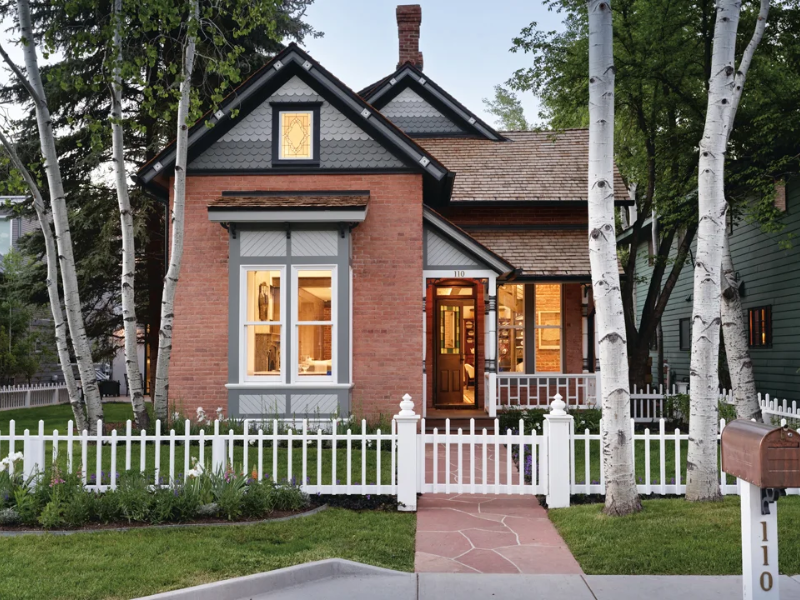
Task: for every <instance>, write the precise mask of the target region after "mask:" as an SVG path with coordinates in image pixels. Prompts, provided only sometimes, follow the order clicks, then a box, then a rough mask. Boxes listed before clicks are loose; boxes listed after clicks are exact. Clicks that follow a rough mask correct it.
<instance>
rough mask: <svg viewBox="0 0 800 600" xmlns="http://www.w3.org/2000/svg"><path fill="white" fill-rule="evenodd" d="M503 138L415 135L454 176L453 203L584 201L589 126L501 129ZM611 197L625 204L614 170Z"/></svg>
mask: <svg viewBox="0 0 800 600" xmlns="http://www.w3.org/2000/svg"><path fill="white" fill-rule="evenodd" d="M503 135H504V136H505V137H506V138H508V141H506V142H495V141H491V140H485V139H477V138H463V137H447V138H417V139H416V142H417V143H418V144H420V145H421V146H423V147H424V148H425V149H426V150H428V151H429V152H430V153H431V154H433V155H434V156H435V157H436V158H437V159H439V161H440V162H441V163H442V164H443V165H444V166H445V167H447V169H448V170H450V171H454V172H455V174H456V177H455V184H454V187H453V194H452V197H451V201H452V202H492V201H515V202H531V201H533V202H575V201H579V202H585V201H586V200H587V193H588V170H589V130H588V129H568V130H564V131H559V132H555V131H514V132H503ZM614 175H615V177H614V196H615V198H616V201H617V202H628V201H629V198H628V193H627V188H626V186H625V183H624V182H623V180H622V176H621V175H620V174H619V171H618V170H617V169H616V167H615V169H614Z"/></svg>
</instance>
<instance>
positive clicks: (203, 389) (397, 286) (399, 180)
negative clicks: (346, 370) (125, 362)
mask: <svg viewBox="0 0 800 600" xmlns="http://www.w3.org/2000/svg"><path fill="white" fill-rule="evenodd" d="M170 187H171V186H170ZM224 190H230V191H234V190H261V191H270V190H279V191H282V190H286V191H301V190H370V207H369V212H368V216H367V219H366V221H365V222H364V223H361V224H360V225H359V226H358V227H356V228H355V229H354V230H353V239H352V242H353V271H354V272H353V295H354V299H353V302H354V306H353V321H354V322H353V337H354V338H355V339H354V340H353V379H354V383H355V387H354V390H353V411H354V412H355V413H356V414H358V415H367V416H373V415H377V414H378V413H383V414H385V415H391V414H394V413H396V412H397V408H398V404H399V402H400V398H401V397H402V395H403V394H405V393H409V394H411V395H412V397H414V398H415V400H417V401H419V399H421V397H422V369H421V362H422V347H421V344H420V340H421V338H422V321H421V314H420V309H421V307H420V300H421V296H420V294H421V291H422V286H421V280H422V176H421V175H303V176H300V175H281V176H275V175H247V176H244V175H220V176H193V177H192V176H190V177H189V178H188V181H187V185H186V225H185V241H184V255H183V265H182V268H181V275H180V281H179V284H178V291H177V296H176V299H175V325H174V332H173V351H172V361H171V364H170V389H169V396H170V400H171V402H173V403H174V404H176V405H179V406H180V407H181V409H182V410H183V411H184V412H185V413H187V414H193V413H194V410H195V408H196V407H197V406H202V407H203V408H205V409H206V410H207V411H208V410H209V409H211V410H213V409H216V407H217V406H221V407H223V408H226V407H227V390H226V389H225V387H224V386H225V384H226V383H227V381H228V234H227V232H226V231H225V230H224V229H223V228H222V227H221V226H220V225H219V224H218V223H211V222H210V221H209V220H208V211H207V205H208V203H209V202H210V201H211V200H213V199H215V198H218V197H219V196H220V194H221V192H222V191H224Z"/></svg>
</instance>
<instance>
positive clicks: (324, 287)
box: [297, 270, 332, 321]
mask: <svg viewBox="0 0 800 600" xmlns="http://www.w3.org/2000/svg"><path fill="white" fill-rule="evenodd" d="M331 281H332V272H331V271H330V270H325V271H299V272H298V274H297V289H298V296H299V297H298V300H297V320H298V321H330V320H331V292H332V288H331Z"/></svg>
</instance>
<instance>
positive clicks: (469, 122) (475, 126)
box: [359, 63, 506, 142]
mask: <svg viewBox="0 0 800 600" xmlns="http://www.w3.org/2000/svg"><path fill="white" fill-rule="evenodd" d="M408 88H411V89H412V90H414V92H416V93H417V94H418V95H419V96H421V97H422V98H423V99H425V100H426V101H427V102H429V103H430V104H431V106H433V107H434V108H436V109H437V110H438V111H439V112H441V113H442V114H444V115H446V116H447V117H448V118H450V119H451V120H452V121H453V122H454V123H456V124H457V125H458V126H460V127H461V128H462V129H463V130H464V132H465V133H464V134H460V135H469V134H471V135H477V136H480V137H482V138H486V139H488V140H494V141H498V142H499V141H505V139H506V138H504V137H503V136H502V135H500V134H499V133H497V132H496V131H495V130H494V129H492V128H491V127H490V126H489V125H487V124H486V123H485V122H484V121H482V120H481V119H479V118H478V116H477V115H475V114H474V113H472V112H470V111H469V110H468V109H467V108H466V107H465V106H464V105H463V104H461V103H460V102H459V101H458V100H456V99H455V98H453V97H452V96H451V95H450V94H448V93H447V92H446V91H444V90H443V89H442V88H441V87H439V86H438V85H437V84H436V82H434V81H432V80H431V79H430V77H429V76H427V75H424V76H423V74H422V71H420V70H419V69H417V68H416V67H414V65H412V64H410V63H406V64H404V65H403V66H402V67H400V68H399V69H398V70H397V71H395V72H394V73H392V74H391V75H390V76H388V77H386V78H384V79H382V80H381V81H379V82H377V83H374V84H373V85H371V86H369V87H367V88H365V89H363V90H361V92H359V94H360V95H361V97H362V98H364V99H365V100H366V101H367V102H369V103H370V104H372V105H373V106H374V107H375V108H377V109H378V110H382V109H383V108H384V107H385V106H386V105H387V104H389V102H390V101H391V100H392V99H394V98H395V97H397V96H398V95H399V94H400V93H401V92H403V91H404V90H405V89H408ZM436 135H437V137H441V134H436ZM451 135H452V134H451ZM415 136H417V137H424V134H420V135H417V134H416V133H415Z"/></svg>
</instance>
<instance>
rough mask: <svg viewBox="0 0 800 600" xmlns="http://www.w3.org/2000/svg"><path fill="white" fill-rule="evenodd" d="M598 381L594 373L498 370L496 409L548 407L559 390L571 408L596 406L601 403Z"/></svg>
mask: <svg viewBox="0 0 800 600" xmlns="http://www.w3.org/2000/svg"><path fill="white" fill-rule="evenodd" d="M598 381H599V380H598V378H597V377H596V374H595V373H574V374H573V373H569V374H568V373H553V374H535V375H534V374H525V373H498V374H497V390H496V401H497V404H496V406H497V410H509V409H518V408H547V407H548V406H549V404H550V401H551V399H552V398H553V397H554V396H555V395H556V394H560V395H561V398H562V399H563V401H564V402H565V403H566V404H567V408H568V409H575V408H594V407H596V406H598V405H599V404H600V398H599V394H598V389H597V382H598Z"/></svg>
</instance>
